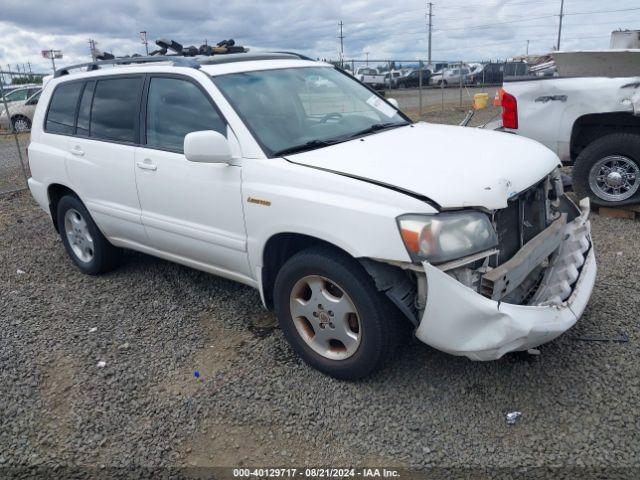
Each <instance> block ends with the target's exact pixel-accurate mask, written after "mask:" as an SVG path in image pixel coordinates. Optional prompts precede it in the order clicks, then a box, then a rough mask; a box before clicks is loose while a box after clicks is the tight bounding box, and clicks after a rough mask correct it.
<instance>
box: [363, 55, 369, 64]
mask: <svg viewBox="0 0 640 480" xmlns="http://www.w3.org/2000/svg"><path fill="white" fill-rule="evenodd" d="M364 54H365V55H366V56H367V67H368V66H369V52H364Z"/></svg>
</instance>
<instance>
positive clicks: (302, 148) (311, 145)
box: [273, 140, 343, 157]
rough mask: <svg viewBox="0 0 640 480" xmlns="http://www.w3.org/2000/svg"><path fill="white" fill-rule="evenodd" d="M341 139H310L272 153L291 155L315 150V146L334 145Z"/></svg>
mask: <svg viewBox="0 0 640 480" xmlns="http://www.w3.org/2000/svg"><path fill="white" fill-rule="evenodd" d="M341 141H343V140H311V141H309V142H306V143H303V144H302V145H294V146H293V147H289V148H283V149H282V150H278V151H277V152H273V154H274V155H275V156H276V157H281V156H282V155H291V154H292V153H301V152H307V151H309V150H315V149H316V148H322V147H326V146H328V145H334V144H336V143H340V142H341Z"/></svg>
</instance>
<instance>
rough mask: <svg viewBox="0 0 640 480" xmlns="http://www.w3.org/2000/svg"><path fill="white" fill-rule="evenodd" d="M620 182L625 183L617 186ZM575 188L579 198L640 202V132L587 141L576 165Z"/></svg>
mask: <svg viewBox="0 0 640 480" xmlns="http://www.w3.org/2000/svg"><path fill="white" fill-rule="evenodd" d="M607 172H609V173H607ZM614 174H615V175H614ZM619 182H623V183H624V184H623V185H622V186H621V187H619V188H618V189H616V187H615V185H616V184H618V183H619ZM573 188H574V190H575V192H576V194H577V195H578V198H579V199H581V198H584V197H589V199H590V200H591V202H593V203H594V204H596V205H602V206H615V205H627V204H630V203H638V201H639V200H640V135H636V134H633V133H614V134H610V135H605V136H603V137H600V138H598V139H597V140H594V141H593V142H591V143H590V144H589V145H587V147H585V149H584V150H582V152H580V155H578V158H577V159H576V161H575V164H574V166H573Z"/></svg>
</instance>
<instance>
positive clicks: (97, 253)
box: [57, 195, 120, 275]
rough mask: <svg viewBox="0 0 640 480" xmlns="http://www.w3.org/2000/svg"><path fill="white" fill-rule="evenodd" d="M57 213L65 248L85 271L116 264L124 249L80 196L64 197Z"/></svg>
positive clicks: (93, 272) (107, 268)
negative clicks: (111, 240) (104, 231)
mask: <svg viewBox="0 0 640 480" xmlns="http://www.w3.org/2000/svg"><path fill="white" fill-rule="evenodd" d="M57 213H58V215H57V220H58V230H59V232H60V238H61V239H62V243H63V244H64V248H65V249H66V251H67V253H68V254H69V257H71V260H73V263H75V264H76V266H77V267H78V268H79V269H80V270H81V271H82V273H86V274H88V275H97V274H99V273H105V272H108V271H110V270H113V268H115V266H116V265H117V263H118V260H119V257H120V251H119V250H118V249H117V248H116V247H114V246H113V245H111V244H110V243H109V241H108V240H107V239H106V238H105V237H104V235H102V233H101V232H100V230H99V229H98V227H97V226H96V224H95V223H94V221H93V219H92V218H91V215H90V214H89V211H88V210H87V209H86V208H85V206H84V205H83V204H82V202H81V201H80V200H79V199H78V198H77V197H75V196H71V195H67V196H64V197H62V198H61V199H60V201H59V202H58V212H57Z"/></svg>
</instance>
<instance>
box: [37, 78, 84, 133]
mask: <svg viewBox="0 0 640 480" xmlns="http://www.w3.org/2000/svg"><path fill="white" fill-rule="evenodd" d="M82 85H83V83H82V82H74V83H65V84H62V85H59V86H58V87H57V88H56V89H55V91H54V92H53V97H52V98H51V103H50V104H49V112H48V113H47V120H46V122H45V130H46V131H47V132H49V133H64V134H73V128H74V121H75V116H76V107H77V105H78V97H79V96H80V91H81V90H82Z"/></svg>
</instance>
